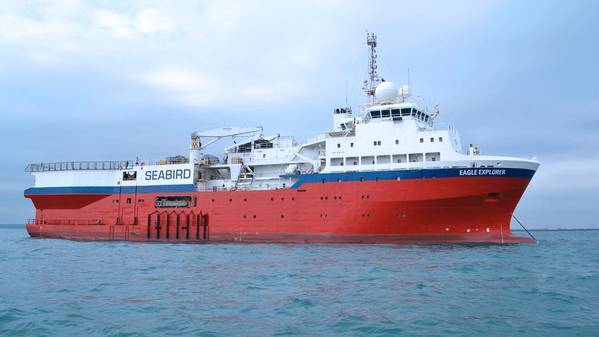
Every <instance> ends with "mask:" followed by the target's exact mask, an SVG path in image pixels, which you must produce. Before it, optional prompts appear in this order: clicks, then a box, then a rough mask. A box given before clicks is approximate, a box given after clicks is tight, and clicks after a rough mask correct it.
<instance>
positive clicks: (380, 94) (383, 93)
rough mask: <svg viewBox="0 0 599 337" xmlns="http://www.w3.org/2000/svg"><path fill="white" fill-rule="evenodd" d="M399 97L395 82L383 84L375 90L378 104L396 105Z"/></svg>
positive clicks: (375, 98)
mask: <svg viewBox="0 0 599 337" xmlns="http://www.w3.org/2000/svg"><path fill="white" fill-rule="evenodd" d="M398 97H399V90H398V89H397V87H396V86H395V84H393V82H382V83H381V84H379V85H378V86H377V87H376V89H375V90H374V101H375V102H376V103H395V102H397V98H398Z"/></svg>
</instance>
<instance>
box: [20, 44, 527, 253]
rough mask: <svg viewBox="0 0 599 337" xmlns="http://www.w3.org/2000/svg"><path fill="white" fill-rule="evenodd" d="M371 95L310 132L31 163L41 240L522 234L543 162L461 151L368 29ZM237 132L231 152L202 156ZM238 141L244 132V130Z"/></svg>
mask: <svg viewBox="0 0 599 337" xmlns="http://www.w3.org/2000/svg"><path fill="white" fill-rule="evenodd" d="M367 44H368V46H369V48H370V52H371V54H370V55H371V57H370V61H369V64H370V72H369V79H368V80H367V81H365V83H364V89H365V91H366V94H367V95H368V96H369V103H368V104H366V105H365V106H363V107H362V110H361V112H360V113H358V114H354V113H353V111H352V109H351V108H350V107H343V108H337V109H334V112H333V116H332V117H333V128H332V130H330V131H329V132H325V133H322V134H320V135H318V136H316V137H315V138H313V139H310V140H308V141H307V142H305V143H302V144H300V143H298V142H296V141H295V140H294V139H293V138H291V137H283V136H280V135H278V134H275V135H265V134H263V130H262V128H237V127H226V128H220V129H213V130H209V131H204V132H194V133H193V134H192V135H191V147H190V151H189V156H188V157H185V156H176V157H169V158H167V159H165V160H161V161H158V162H142V161H139V160H130V161H112V162H61V163H39V164H30V165H28V166H27V169H26V171H28V172H31V174H33V175H34V176H35V185H34V186H33V187H31V188H28V189H27V190H25V197H27V198H30V199H31V200H32V202H33V204H34V205H35V208H36V212H35V219H31V220H29V221H28V223H27V231H28V232H29V234H30V235H31V236H32V237H46V238H66V239H80V240H131V241H159V242H301V243H303V242H347V243H414V242H484V243H518V242H533V241H534V240H533V239H530V238H525V237H517V236H514V235H513V234H512V233H511V231H510V220H511V217H512V213H513V211H514V209H515V207H516V205H517V204H518V202H519V200H520V198H521V197H522V194H523V193H524V191H525V189H526V187H527V185H528V183H529V182H530V180H531V178H532V177H533V175H534V173H535V171H536V170H537V168H538V166H539V164H538V162H536V161H535V160H526V159H520V158H512V157H500V156H487V155H481V154H480V151H479V150H478V148H477V147H475V146H472V145H471V146H469V148H468V149H467V150H463V149H462V144H461V142H460V137H459V134H458V132H457V131H456V130H455V129H454V128H451V127H450V128H445V129H438V128H435V127H434V121H435V117H436V116H437V114H438V111H428V110H427V109H425V108H424V107H422V106H419V105H418V104H416V103H414V102H412V101H411V100H410V92H409V88H408V87H407V86H400V87H396V86H395V85H394V84H393V83H391V82H385V81H384V80H381V79H380V78H379V76H378V74H377V71H376V69H377V66H376V51H375V48H376V37H375V36H374V35H369V36H368V40H367ZM228 137H235V139H236V140H237V141H236V142H235V144H234V145H232V146H229V147H227V148H225V154H224V156H223V157H220V158H219V157H217V156H213V155H207V154H204V149H205V148H206V147H207V146H208V145H210V144H212V143H213V142H215V141H217V140H220V139H223V138H228ZM240 139H241V140H240Z"/></svg>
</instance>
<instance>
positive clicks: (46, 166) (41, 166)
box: [25, 160, 135, 172]
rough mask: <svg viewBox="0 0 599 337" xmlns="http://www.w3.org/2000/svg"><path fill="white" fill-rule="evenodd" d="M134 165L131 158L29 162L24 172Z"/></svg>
mask: <svg viewBox="0 0 599 337" xmlns="http://www.w3.org/2000/svg"><path fill="white" fill-rule="evenodd" d="M134 165H135V161H133V160H119V161H68V162H58V163H36V164H29V165H27V167H26V168H25V172H47V171H79V170H126V169H132V168H133V166H134Z"/></svg>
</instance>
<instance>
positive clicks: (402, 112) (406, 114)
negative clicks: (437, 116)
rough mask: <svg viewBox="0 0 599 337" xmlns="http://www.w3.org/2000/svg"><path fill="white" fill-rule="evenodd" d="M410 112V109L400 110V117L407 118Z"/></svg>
mask: <svg viewBox="0 0 599 337" xmlns="http://www.w3.org/2000/svg"><path fill="white" fill-rule="evenodd" d="M411 110H412V109H410V108H403V109H401V115H402V116H409V115H410V112H411Z"/></svg>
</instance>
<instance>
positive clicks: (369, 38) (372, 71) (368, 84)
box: [362, 32, 381, 100]
mask: <svg viewBox="0 0 599 337" xmlns="http://www.w3.org/2000/svg"><path fill="white" fill-rule="evenodd" d="M366 45H368V48H370V60H369V61H368V80H365V81H364V86H363V87H362V89H363V90H364V92H365V93H366V95H368V96H370V97H371V98H372V99H373V100H374V91H375V89H376V87H377V85H379V83H381V79H380V78H379V74H378V73H377V71H376V69H377V65H376V56H377V55H376V35H375V34H374V33H368V32H366Z"/></svg>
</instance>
